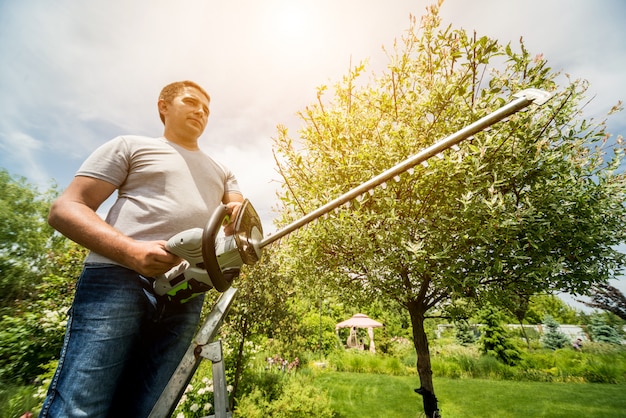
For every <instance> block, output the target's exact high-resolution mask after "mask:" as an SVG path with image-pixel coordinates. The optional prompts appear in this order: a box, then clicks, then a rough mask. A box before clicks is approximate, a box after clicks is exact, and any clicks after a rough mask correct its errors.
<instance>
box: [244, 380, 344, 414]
mask: <svg viewBox="0 0 626 418" xmlns="http://www.w3.org/2000/svg"><path fill="white" fill-rule="evenodd" d="M233 416H235V417H245V418H257V417H259V418H260V417H268V416H269V417H274V418H301V417H319V418H332V417H333V416H335V414H334V412H333V410H332V409H331V407H330V398H329V397H328V396H327V394H326V393H325V392H323V391H322V390H320V389H317V388H316V387H315V386H313V385H312V384H311V382H310V381H309V380H308V379H305V378H301V377H291V378H289V379H288V381H287V382H286V384H285V385H284V387H283V390H282V393H281V394H280V396H279V397H278V399H276V400H274V401H270V400H269V399H268V398H267V397H266V395H265V394H264V393H263V391H261V390H260V389H255V390H253V391H252V392H251V393H250V394H249V395H246V396H244V397H243V398H242V399H241V400H240V401H239V402H238V403H237V407H236V408H235V411H234V414H233Z"/></svg>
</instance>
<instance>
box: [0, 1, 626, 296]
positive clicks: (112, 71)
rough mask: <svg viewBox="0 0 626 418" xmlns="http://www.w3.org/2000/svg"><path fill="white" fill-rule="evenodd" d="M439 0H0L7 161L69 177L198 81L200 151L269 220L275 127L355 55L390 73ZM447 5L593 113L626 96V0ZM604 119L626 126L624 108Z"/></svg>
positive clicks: (51, 177)
mask: <svg viewBox="0 0 626 418" xmlns="http://www.w3.org/2000/svg"><path fill="white" fill-rule="evenodd" d="M433 1H434V0H428V1H427V0H413V1H410V0H264V1H259V0H233V1H229V2H225V1H219V2H218V1H215V0H179V1H170V0H134V1H128V0H90V1H82V0H56V1H54V2H52V1H48V0H20V1H17V0H0V57H2V58H1V62H0V92H1V93H0V168H5V169H7V170H8V171H9V173H11V174H12V175H18V176H24V177H26V178H27V179H28V180H29V181H30V182H31V183H33V184H36V185H39V186H41V187H42V188H47V187H48V186H50V185H51V184H53V183H54V184H57V185H58V187H59V188H60V189H63V188H65V187H66V186H67V185H68V184H69V182H70V181H71V179H72V177H73V175H74V172H75V171H76V170H77V169H78V167H79V165H80V164H81V162H82V161H83V160H84V159H85V158H86V157H87V155H89V153H90V152H91V151H93V150H94V149H95V148H96V147H97V146H99V145H100V144H102V143H104V142H105V141H107V140H109V139H111V138H113V137H115V136H118V135H123V134H139V135H147V136H155V137H157V136H160V135H161V134H162V124H161V121H160V120H159V118H158V113H157V110H156V101H157V96H158V93H159V91H160V89H161V88H162V87H163V86H164V85H165V84H168V83H169V82H171V81H175V80H183V79H190V80H194V81H196V82H198V83H199V84H201V85H202V86H204V87H205V88H206V90H207V91H208V92H209V93H210V95H211V116H210V118H209V123H208V126H207V129H206V130H205V132H204V134H203V135H202V137H201V139H200V146H201V148H202V149H203V150H205V151H206V152H207V153H209V154H210V155H211V156H213V157H214V158H215V159H217V160H219V161H221V162H223V163H225V164H226V165H228V166H229V167H230V168H231V169H232V170H233V171H234V172H235V173H236V175H237V177H238V179H239V183H240V186H241V188H242V190H243V192H244V194H245V195H246V197H247V198H249V199H250V201H251V202H252V204H253V205H254V207H255V208H256V209H257V211H258V212H259V214H260V216H261V218H262V220H263V226H264V229H265V231H266V233H267V232H270V231H273V230H275V229H274V226H273V225H272V219H273V218H274V216H275V212H274V211H273V208H275V207H276V206H277V198H276V192H277V190H278V188H279V179H280V177H279V175H278V173H277V172H276V168H275V162H274V159H273V156H272V138H274V137H276V136H277V130H276V126H277V125H279V124H280V125H285V126H286V127H287V128H288V129H289V132H290V133H291V134H292V136H293V137H297V131H298V129H299V127H300V125H301V123H300V120H299V118H298V117H297V112H298V111H300V110H303V109H304V108H305V107H306V106H307V105H308V104H310V103H313V102H314V101H315V99H316V89H317V88H318V87H319V86H321V85H329V86H332V85H333V84H334V83H335V82H336V81H338V80H340V79H341V77H342V76H343V75H345V74H346V72H347V71H348V69H349V68H350V65H351V63H352V64H353V65H354V64H356V63H359V62H362V61H367V63H368V70H369V72H378V73H379V72H380V71H382V70H383V69H384V68H385V65H386V63H387V58H386V55H385V52H384V50H383V47H387V48H389V49H391V47H392V45H393V41H394V39H397V38H400V37H401V36H402V34H403V33H404V32H405V31H406V30H407V29H408V27H409V24H410V20H409V16H410V15H411V14H412V15H414V16H418V17H419V16H421V15H422V14H424V13H425V10H426V7H427V6H428V5H429V4H432V3H433ZM441 17H442V18H443V20H444V24H446V25H447V24H452V25H453V27H455V28H462V29H465V30H468V31H474V30H475V31H476V32H477V34H478V35H479V36H489V37H491V38H494V39H498V40H499V41H500V42H501V43H503V44H506V43H509V42H511V43H512V45H513V46H516V45H518V41H519V39H520V37H523V39H524V44H525V46H526V48H527V49H528V51H529V52H531V53H532V54H543V56H544V58H546V59H547V60H548V63H549V65H550V66H551V67H552V68H553V69H555V70H558V71H562V72H563V73H567V74H570V75H571V76H572V77H573V78H582V79H586V80H588V81H589V82H590V83H591V87H590V90H589V97H590V98H593V100H592V101H591V103H590V104H589V105H588V106H587V108H586V112H588V116H590V117H597V118H599V119H602V118H603V115H604V114H606V113H607V112H608V111H609V109H611V107H613V106H614V105H615V104H616V103H617V102H618V101H619V100H624V99H626V71H624V68H626V65H625V64H626V42H623V21H624V18H626V2H623V1H621V0H594V1H591V0H523V1H522V0H517V1H514V0H510V1H502V0H473V1H467V0H446V1H444V3H443V5H442V7H441ZM608 126H609V131H611V132H613V133H615V134H616V135H617V134H622V135H623V134H624V133H625V131H626V121H625V118H624V116H623V115H621V114H620V115H617V118H616V117H613V118H612V119H610V123H609V125H608ZM417 151H419V150H416V152H417ZM625 251H626V247H625ZM618 286H619V287H620V288H621V289H622V291H626V279H625V280H623V281H620V282H619V283H618Z"/></svg>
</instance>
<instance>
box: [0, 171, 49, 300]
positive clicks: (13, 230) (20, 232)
mask: <svg viewBox="0 0 626 418" xmlns="http://www.w3.org/2000/svg"><path fill="white" fill-rule="evenodd" d="M0 188H1V189H2V195H1V196H0V308H5V307H11V309H12V308H13V307H14V305H15V303H17V302H19V301H22V300H24V299H28V298H33V297H34V293H33V292H34V287H35V286H36V285H37V284H38V283H39V282H40V280H41V278H42V276H43V275H44V274H45V270H46V264H47V261H48V254H49V253H50V252H51V251H53V250H54V247H55V245H57V244H58V242H59V238H58V237H55V235H54V231H53V229H52V228H50V227H49V226H48V224H47V222H46V217H47V214H48V208H49V204H50V202H51V199H52V198H53V197H54V195H55V193H56V192H55V190H54V189H51V190H50V191H49V192H46V193H41V192H39V191H38V190H37V188H36V187H35V186H34V185H32V184H30V183H28V182H27V181H26V179H24V178H23V177H19V176H11V175H10V174H9V173H8V172H7V171H6V170H4V169H0Z"/></svg>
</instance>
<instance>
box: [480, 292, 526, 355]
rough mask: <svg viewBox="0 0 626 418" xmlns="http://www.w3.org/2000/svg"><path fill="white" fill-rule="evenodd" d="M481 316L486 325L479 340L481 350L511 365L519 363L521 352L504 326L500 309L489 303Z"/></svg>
mask: <svg viewBox="0 0 626 418" xmlns="http://www.w3.org/2000/svg"><path fill="white" fill-rule="evenodd" d="M479 317H480V321H481V322H482V324H483V325H484V327H483V328H482V329H481V334H480V339H479V340H478V341H479V344H480V351H481V352H482V353H483V354H486V355H489V356H493V357H495V358H497V359H498V360H500V361H501V362H503V363H504V364H508V365H510V366H513V365H515V364H517V362H519V360H520V359H521V354H520V351H519V349H518V348H517V347H515V345H514V344H513V343H512V342H511V339H510V337H509V335H508V333H507V331H506V329H504V327H503V326H502V315H501V314H500V312H499V310H498V309H496V308H495V307H494V306H493V305H487V306H485V307H484V308H483V309H482V310H481V312H480V316H479Z"/></svg>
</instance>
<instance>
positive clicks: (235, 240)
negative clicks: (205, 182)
mask: <svg viewBox="0 0 626 418" xmlns="http://www.w3.org/2000/svg"><path fill="white" fill-rule="evenodd" d="M550 97H551V94H549V93H547V92H545V91H542V90H537V89H527V90H523V91H521V92H519V93H517V94H515V95H514V98H515V99H514V100H512V101H511V102H509V103H508V104H506V105H504V106H502V107H501V108H499V109H498V110H496V111H494V112H492V113H490V114H488V115H487V116H485V117H483V118H481V119H479V120H477V121H476V122H474V123H472V124H470V125H468V126H466V127H465V128H463V129H461V130H459V131H457V132H455V133H453V134H452V135H450V136H448V137H446V138H444V139H441V140H439V141H438V142H436V143H434V144H433V145H431V146H429V147H427V148H426V149H424V150H422V151H420V152H418V153H417V154H415V155H413V156H411V157H409V158H407V159H405V160H403V161H402V162H400V163H398V164H396V165H395V166H393V167H392V168H390V169H388V170H386V171H384V172H383V173H381V174H379V175H377V176H375V177H373V178H372V179H370V180H368V181H366V182H364V183H362V184H360V185H359V186H357V187H355V188H353V189H352V190H350V191H348V192H346V193H344V194H343V195H341V196H339V197H337V198H336V199H334V200H332V201H331V202H329V203H327V204H325V205H323V206H321V207H319V208H318V209H316V210H314V211H312V212H310V213H309V214H307V215H305V216H303V217H302V218H300V219H297V220H296V221H293V222H292V223H290V224H288V225H287V226H285V227H283V228H282V229H280V230H278V231H277V232H276V233H274V234H272V235H270V236H268V237H265V238H264V237H263V227H262V225H261V219H260V218H259V216H258V214H257V212H256V211H255V209H254V207H253V206H252V204H251V203H250V202H249V201H248V200H244V202H243V204H242V206H241V208H240V209H239V211H238V213H237V215H236V218H235V220H234V231H235V232H234V234H233V235H230V236H224V237H218V233H219V231H220V227H221V226H222V225H223V224H224V221H225V220H226V219H227V218H228V212H229V210H228V208H227V207H226V205H220V206H218V207H217V209H216V210H215V211H214V212H213V214H212V216H211V219H210V220H209V221H208V223H207V224H206V226H205V227H204V228H193V229H189V230H186V231H182V232H180V233H178V234H176V235H175V236H173V237H172V238H170V239H169V240H168V242H167V245H166V248H167V250H168V251H170V252H171V253H173V254H176V255H178V256H179V257H181V258H183V259H184V260H185V262H184V264H183V265H182V266H181V267H182V269H181V268H178V269H175V271H176V272H175V273H174V272H173V273H171V274H166V275H163V276H162V277H159V278H157V279H156V280H155V282H154V289H155V292H156V293H157V294H159V295H162V296H164V297H167V298H168V299H170V300H172V301H178V302H181V303H184V302H186V301H187V300H189V299H190V298H192V297H194V296H197V295H199V294H202V293H204V292H206V291H208V290H210V289H213V288H214V289H215V290H217V291H218V292H223V293H222V294H221V295H220V297H219V299H218V301H217V302H216V304H215V305H214V307H213V310H212V311H211V313H210V314H209V316H208V317H207V319H206V320H205V322H204V324H203V325H202V327H201V328H200V331H199V332H198V334H197V335H196V337H195V339H194V341H193V342H192V344H191V346H190V347H189V349H188V351H187V353H186V354H185V356H184V357H183V360H182V361H181V363H180V365H179V366H178V369H177V370H176V371H175V373H174V375H173V376H172V378H171V379H170V381H169V383H168V385H167V387H166V389H165V390H164V392H163V393H162V394H161V397H160V398H159V400H158V402H157V404H156V405H155V406H154V408H153V410H152V413H151V414H150V417H151V418H157V417H168V416H170V415H171V414H172V413H173V412H174V410H175V408H176V405H177V404H178V401H179V399H180V398H181V397H182V395H183V392H184V389H185V388H186V387H187V384H188V383H189V381H190V380H191V378H192V376H193V373H194V372H195V370H196V368H197V367H198V365H199V363H200V361H201V360H202V358H209V359H211V361H212V362H213V379H214V390H215V392H214V407H215V411H216V414H215V415H212V416H214V417H218V418H226V417H229V416H231V412H227V406H226V405H227V402H226V401H227V393H226V384H225V374H224V365H223V362H222V355H221V342H220V341H217V342H215V343H210V341H212V340H213V339H214V338H215V336H216V334H217V331H218V329H219V327H220V325H221V323H222V321H223V320H224V318H225V317H226V314H227V313H228V310H229V308H230V305H231V303H232V300H233V298H234V296H235V293H236V291H237V289H235V288H233V287H231V285H232V282H233V280H234V279H235V278H236V277H238V276H239V272H240V269H241V267H242V266H243V265H244V264H248V265H252V264H255V263H257V262H258V261H259V260H260V259H261V256H262V251H263V248H264V247H266V246H267V245H269V244H271V243H273V242H275V241H277V240H279V239H280V238H282V237H284V236H286V235H288V234H290V233H291V232H293V231H295V230H297V229H299V228H301V227H303V226H305V225H306V224H308V223H309V222H311V221H313V220H315V219H318V218H320V217H322V216H323V215H325V214H327V213H329V212H331V211H332V210H334V209H336V208H338V207H340V206H341V205H344V204H346V203H348V202H350V201H351V200H352V199H355V198H357V197H359V196H361V195H362V194H364V193H368V192H369V191H371V190H372V189H374V188H376V187H378V186H380V185H383V184H385V183H386V182H387V181H389V180H391V179H394V178H396V177H397V176H399V175H400V174H402V173H404V172H406V171H409V170H411V169H412V168H413V167H415V166H416V165H418V164H421V163H423V162H425V161H426V160H428V159H429V158H431V157H433V156H435V155H438V154H440V153H442V152H443V151H445V150H447V149H449V148H451V147H454V146H456V145H457V144H459V143H460V142H461V141H464V140H465V139H468V138H470V137H471V136H473V135H474V134H476V133H478V132H480V131H483V130H484V129H486V128H488V127H490V126H491V125H493V124H495V123H497V122H499V121H501V120H503V119H504V118H506V117H508V116H510V115H512V114H514V113H517V112H518V111H520V110H522V109H524V108H526V107H527V106H529V105H530V104H533V103H534V104H537V105H542V104H543V103H545V102H546V101H547V100H549V99H550ZM180 270H184V271H183V273H179V271H180Z"/></svg>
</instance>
